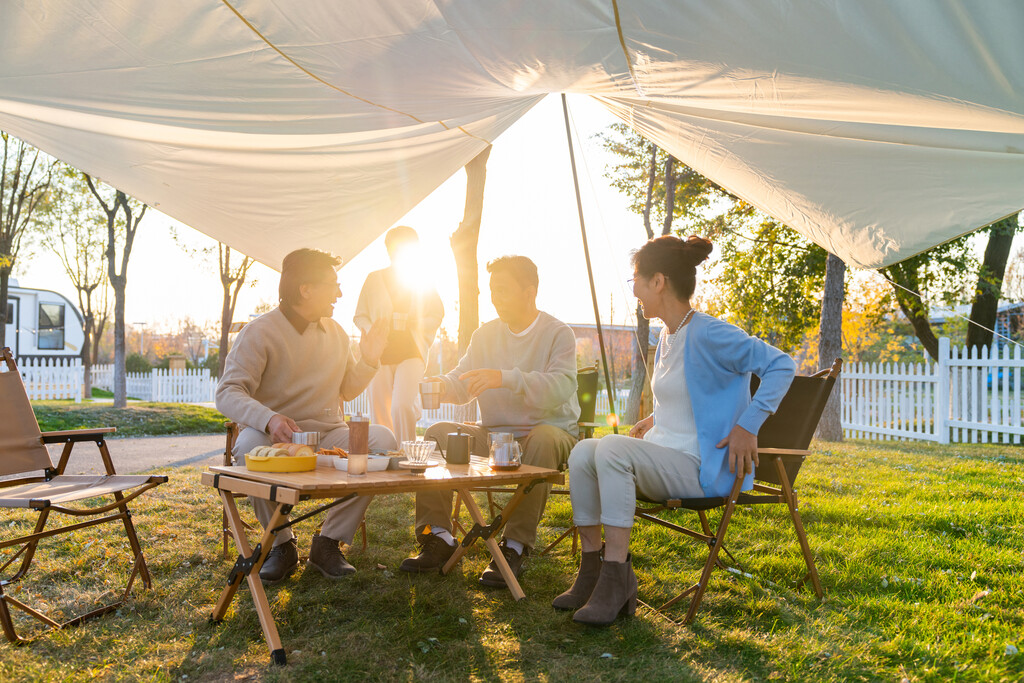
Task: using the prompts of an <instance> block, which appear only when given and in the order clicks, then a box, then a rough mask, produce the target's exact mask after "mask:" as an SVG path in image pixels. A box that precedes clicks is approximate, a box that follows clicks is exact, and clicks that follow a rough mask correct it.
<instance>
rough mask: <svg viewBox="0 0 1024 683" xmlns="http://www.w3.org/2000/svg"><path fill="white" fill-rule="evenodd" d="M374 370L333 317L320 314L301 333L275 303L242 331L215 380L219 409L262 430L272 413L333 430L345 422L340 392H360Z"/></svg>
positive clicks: (347, 395) (309, 427)
mask: <svg viewBox="0 0 1024 683" xmlns="http://www.w3.org/2000/svg"><path fill="white" fill-rule="evenodd" d="M321 328H322V329H321ZM376 372H377V370H376V368H373V367H371V366H370V365H368V364H366V363H365V362H363V361H358V362H357V361H356V360H355V357H354V356H353V355H352V350H351V348H350V344H349V338H348V335H347V334H345V331H344V330H342V329H341V326H340V325H338V323H336V322H335V321H334V320H332V319H330V318H322V319H321V320H320V323H319V324H317V323H310V325H309V327H307V328H306V330H305V331H304V332H303V333H302V334H299V332H298V331H297V330H296V329H295V327H293V326H292V324H291V323H290V322H288V319H287V318H286V317H285V315H284V313H282V312H281V309H280V308H276V309H274V310H273V311H271V312H270V313H266V314H264V315H261V316H260V317H259V318H256V319H255V320H253V321H252V322H250V323H249V324H248V325H246V326H245V327H243V328H242V331H241V332H239V333H238V337H237V338H236V339H235V344H234V346H232V347H231V352H230V353H228V358H227V366H226V367H225V368H224V375H223V376H222V377H221V379H220V383H219V384H218V385H217V410H219V411H220V412H221V413H223V414H224V415H225V416H226V417H227V418H228V419H230V420H234V421H235V422H238V423H240V424H244V425H247V426H249V427H254V428H256V429H260V430H264V431H266V428H267V423H268V422H269V421H270V418H271V417H273V416H274V413H280V414H282V415H284V416H286V417H290V418H291V419H293V420H295V421H296V422H297V423H298V425H299V427H301V428H302V429H303V430H304V431H329V430H331V429H334V428H336V427H339V426H341V424H342V416H341V415H340V411H339V409H338V408H339V405H338V398H339V397H340V398H342V399H343V400H346V401H347V400H351V399H353V398H355V397H356V396H358V395H359V394H360V393H362V391H363V389H365V388H366V385H367V384H369V383H370V380H371V379H372V378H373V375H374V374H375V373H376Z"/></svg>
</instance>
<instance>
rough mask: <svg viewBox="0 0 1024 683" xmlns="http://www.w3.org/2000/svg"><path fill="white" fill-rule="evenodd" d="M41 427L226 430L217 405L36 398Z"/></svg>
mask: <svg viewBox="0 0 1024 683" xmlns="http://www.w3.org/2000/svg"><path fill="white" fill-rule="evenodd" d="M32 409H33V410H34V411H35V414H36V420H38V421H39V429H41V430H42V431H44V432H52V431H60V430H64V429H83V428H88V427H117V436H162V435H165V434H222V433H224V420H225V418H224V416H223V415H221V414H220V413H218V412H217V411H216V410H214V409H213V408H206V407H204V406H195V405H190V404H187V403H129V404H128V407H127V408H114V407H113V406H112V405H111V404H109V403H74V402H72V401H33V402H32Z"/></svg>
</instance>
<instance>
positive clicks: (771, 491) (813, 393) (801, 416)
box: [636, 359, 843, 624]
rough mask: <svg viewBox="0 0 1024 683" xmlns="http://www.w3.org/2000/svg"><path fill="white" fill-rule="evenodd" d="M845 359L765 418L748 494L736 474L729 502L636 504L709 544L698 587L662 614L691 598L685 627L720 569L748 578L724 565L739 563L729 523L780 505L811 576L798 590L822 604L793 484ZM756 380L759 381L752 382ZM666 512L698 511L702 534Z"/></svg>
mask: <svg viewBox="0 0 1024 683" xmlns="http://www.w3.org/2000/svg"><path fill="white" fill-rule="evenodd" d="M842 365H843V361H842V360H841V359H836V361H835V363H833V364H832V367H831V368H829V369H827V370H822V371H821V372H818V373H816V374H814V375H811V376H808V377H804V376H798V377H794V378H793V384H792V385H791V386H790V388H789V391H787V392H786V395H785V396H784V397H783V399H782V403H781V404H780V405H779V408H778V410H776V411H775V414H774V415H771V416H770V417H769V418H768V419H767V420H765V422H764V425H762V427H761V431H760V432H758V435H757V451H758V459H759V460H760V464H759V465H758V466H757V468H756V470H755V473H754V479H755V481H754V488H753V491H752V492H750V493H742V492H741V491H740V489H741V487H742V486H743V474H742V473H741V472H737V475H736V483H735V484H734V485H733V487H732V491H731V492H730V493H729V496H728V497H727V498H725V497H717V498H683V499H676V500H666V501H660V502H658V501H645V502H646V503H649V504H650V505H644V504H641V505H638V506H637V508H636V516H637V517H638V518H640V519H643V520H646V521H649V522H654V523H655V524H659V525H661V526H664V527H667V528H669V529H672V530H673V531H677V532H679V533H682V534H685V535H686V536H689V537H690V538H692V539H694V540H696V541H698V542H700V543H706V544H707V545H708V548H709V552H708V558H707V561H706V562H705V563H704V568H703V571H702V572H701V575H700V579H699V580H698V581H697V583H695V584H693V585H692V586H690V587H689V588H687V589H686V590H684V591H683V592H682V593H680V594H679V595H677V596H676V597H674V598H672V599H671V600H669V601H668V602H666V603H665V604H663V605H662V606H661V607H658V608H656V610H657V611H658V612H661V611H663V610H665V609H667V608H668V607H671V606H672V605H674V604H675V603H677V602H678V601H680V600H682V599H683V598H685V597H687V596H692V597H691V598H690V607H689V610H688V611H687V613H686V618H685V619H684V620H683V623H686V624H688V623H690V622H691V621H693V618H694V616H695V615H696V614H697V609H698V608H699V607H700V602H701V599H702V598H703V596H704V591H705V589H706V588H707V585H708V580H709V579H710V577H711V572H712V570H713V569H714V568H715V566H716V565H717V566H718V567H720V568H722V569H726V570H727V571H732V572H736V571H740V572H742V573H743V574H744V575H747V576H749V574H748V573H747V572H744V571H743V570H742V567H741V568H739V569H736V568H732V567H728V566H726V565H725V564H724V563H723V562H722V561H721V557H720V555H719V551H720V550H723V551H725V553H726V554H727V555H728V556H729V558H730V559H731V560H732V561H733V562H734V563H736V564H737V565H738V564H739V563H738V562H737V561H736V558H735V557H733V556H732V553H730V552H729V551H728V549H726V548H725V547H724V545H723V542H724V540H725V534H726V531H727V530H728V528H729V521H730V519H731V518H732V514H733V512H734V511H735V509H736V506H737V505H739V506H748V505H749V506H753V505H778V504H785V505H787V506H788V507H789V514H790V516H791V517H792V519H793V527H794V529H795V530H796V537H797V540H798V541H799V543H800V550H801V552H802V553H803V556H804V562H805V564H806V565H807V573H806V574H804V576H803V578H801V579H800V581H799V582H797V587H799V586H802V585H803V584H804V583H805V582H807V581H808V580H810V582H811V585H812V586H813V588H814V593H815V595H817V596H818V599H819V600H820V599H821V598H822V597H823V592H822V589H821V581H820V580H819V579H818V570H817V568H816V567H815V565H814V555H813V553H812V552H811V547H810V545H809V544H808V543H807V535H806V534H805V533H804V525H803V521H802V520H801V518H800V512H799V506H798V504H797V497H796V492H795V491H794V490H793V483H794V481H795V480H796V476H797V473H798V472H799V471H800V466H801V465H802V464H803V461H804V459H805V458H806V457H807V456H808V455H810V452H809V451H808V450H807V447H808V446H809V445H810V443H811V438H812V437H813V436H814V430H815V429H816V428H817V426H818V421H819V420H820V419H821V413H822V411H823V410H824V409H825V403H827V402H828V397H829V395H830V394H831V393H832V387H833V386H834V385H835V383H836V381H837V379H838V378H839V372H840V370H841V369H842ZM754 379H755V380H756V378H754ZM716 508H722V517H721V520H720V521H719V523H718V528H717V531H712V530H711V525H710V523H709V522H708V517H707V511H708V510H712V509H716ZM666 510H692V511H694V512H696V513H697V517H698V518H699V520H700V526H701V530H700V531H696V530H693V529H688V528H686V527H683V526H680V525H678V524H675V523H673V522H670V521H668V520H666V519H663V518H661V517H658V516H657V513H659V512H663V511H666Z"/></svg>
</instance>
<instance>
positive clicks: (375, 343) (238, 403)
mask: <svg viewBox="0 0 1024 683" xmlns="http://www.w3.org/2000/svg"><path fill="white" fill-rule="evenodd" d="M340 264H341V259H339V258H338V257H336V256H332V255H331V254H327V253H325V252H322V251H316V250H314V249H298V250H296V251H293V252H292V253H290V254H288V255H287V256H285V257H284V261H283V263H282V264H281V284H280V286H279V290H278V291H279V293H280V300H281V303H280V306H278V307H277V308H275V309H274V310H272V311H270V312H269V313H266V314H264V315H261V316H260V317H259V318H256V319H255V320H253V321H252V322H250V323H249V324H248V325H246V326H245V327H244V328H242V331H241V332H239V333H238V338H237V339H235V343H234V345H233V346H232V347H231V352H230V353H229V354H228V357H227V363H226V364H225V368H224V374H223V375H222V376H221V378H220V383H219V384H218V385H217V410H219V411H220V412H221V413H223V414H224V415H225V416H226V417H228V418H229V419H231V420H233V421H235V422H237V423H238V424H239V426H240V427H242V429H241V431H240V432H239V434H238V439H237V440H236V441H235V447H234V452H233V455H234V457H235V460H236V462H242V463H244V457H245V454H246V453H248V452H249V451H250V450H251V449H253V448H255V447H256V446H267V445H269V444H271V443H275V442H290V441H291V440H292V433H294V432H320V433H321V434H322V438H321V441H320V445H321V446H323V447H325V448H333V447H341V448H347V447H348V426H347V425H346V424H345V422H344V421H343V420H342V417H341V415H340V414H339V411H338V408H339V403H338V402H339V399H342V400H351V399H353V398H355V397H356V396H358V395H359V394H360V393H362V391H363V390H364V389H365V388H366V385H367V384H368V383H369V382H370V379H371V378H372V377H373V375H374V373H376V372H377V368H378V367H379V364H380V355H381V352H382V350H383V349H384V342H385V339H386V338H387V321H385V320H381V321H379V322H377V323H375V324H374V325H372V326H371V327H370V329H369V330H368V331H367V332H366V333H365V334H364V335H363V338H362V339H361V340H360V342H359V350H360V359H359V360H358V361H356V359H355V356H354V355H353V354H352V349H351V347H350V344H349V338H348V335H347V334H345V331H344V330H342V329H341V325H339V324H338V323H337V322H335V321H334V319H333V318H331V314H332V313H333V312H334V302H335V301H337V300H338V297H339V296H341V289H340V288H339V287H338V274H337V272H335V269H336V268H337V267H338V266H339V265H340ZM369 445H370V447H371V448H382V449H391V448H395V447H396V445H397V444H396V443H395V437H394V436H393V435H392V434H391V432H389V431H388V430H387V429H386V428H384V427H380V426H378V425H371V427H370V434H369ZM372 498H373V496H357V497H355V498H353V499H351V500H348V501H345V502H344V503H342V504H340V505H338V506H337V507H335V508H332V509H331V510H330V511H329V512H328V513H327V517H326V519H325V520H324V523H323V527H322V529H321V531H320V533H319V534H317V535H315V536H314V537H313V541H312V544H311V547H310V552H309V565H310V566H311V567H313V568H315V569H317V570H319V571H320V573H321V574H323V575H324V576H325V577H327V578H331V579H337V578H340V577H342V576H344V575H346V574H351V573H352V572H354V571H355V567H353V566H352V565H351V564H349V563H348V561H347V560H346V559H345V556H344V554H342V552H341V549H340V548H339V547H338V546H339V543H341V542H344V543H352V536H353V535H354V534H355V531H356V529H358V528H359V524H360V523H361V522H362V521H363V515H364V513H365V512H366V508H367V506H368V505H369V504H370V500H371V499H372ZM251 500H252V504H253V508H254V509H255V511H256V517H257V518H258V519H259V520H260V524H262V525H263V526H264V527H266V525H267V523H268V522H269V521H270V519H271V516H272V514H273V505H272V504H271V503H270V502H269V501H266V500H263V499H261V498H252V499H251ZM298 563H299V555H298V549H297V548H296V543H295V536H294V535H293V534H292V530H291V528H288V529H285V530H284V531H282V532H281V533H279V534H278V535H277V537H276V538H275V539H274V548H273V549H272V550H271V551H270V555H269V556H268V557H267V560H266V562H264V563H263V566H262V567H261V568H260V579H262V580H263V583H267V584H273V583H278V582H280V581H283V580H284V579H286V578H288V576H289V575H290V574H291V573H292V572H293V571H294V570H295V567H296V566H297V565H298Z"/></svg>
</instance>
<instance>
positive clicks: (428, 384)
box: [420, 377, 444, 410]
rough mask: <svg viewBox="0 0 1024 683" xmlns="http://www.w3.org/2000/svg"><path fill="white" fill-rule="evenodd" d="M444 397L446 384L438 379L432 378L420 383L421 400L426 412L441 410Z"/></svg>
mask: <svg viewBox="0 0 1024 683" xmlns="http://www.w3.org/2000/svg"><path fill="white" fill-rule="evenodd" d="M442 395H444V382H442V381H441V380H439V379H437V378H436V377H430V378H428V379H424V380H422V381H421V382H420V400H421V401H422V403H423V409H424V410H437V409H438V408H440V407H441V396H442Z"/></svg>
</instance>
